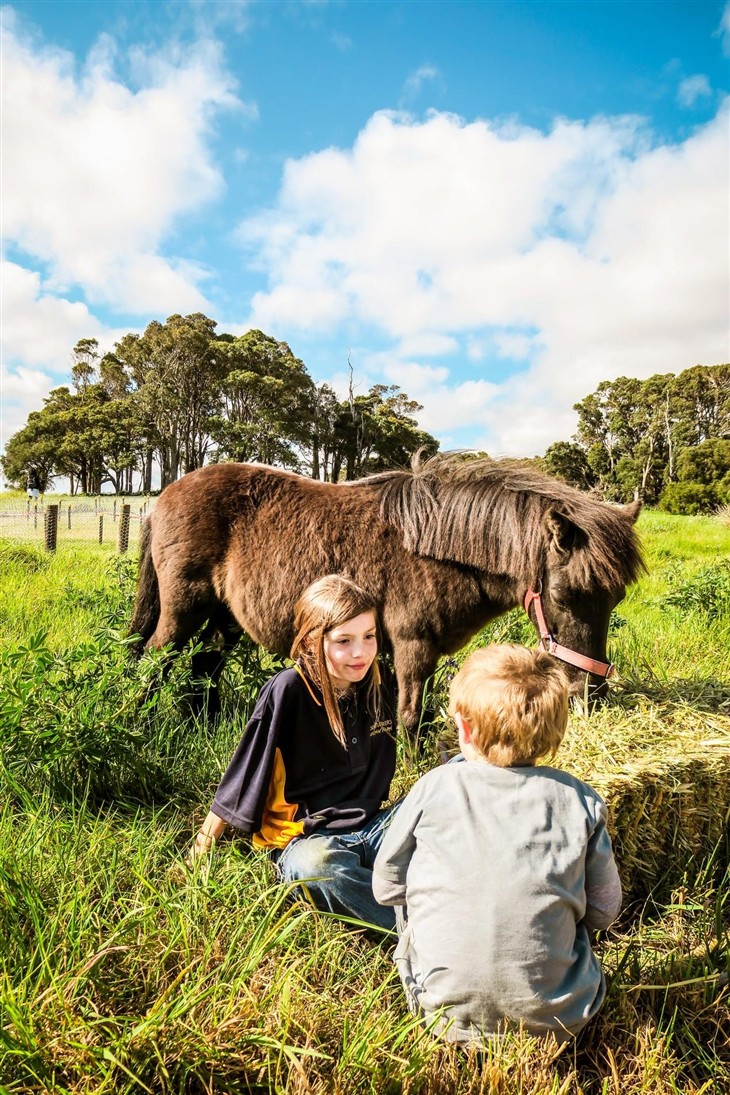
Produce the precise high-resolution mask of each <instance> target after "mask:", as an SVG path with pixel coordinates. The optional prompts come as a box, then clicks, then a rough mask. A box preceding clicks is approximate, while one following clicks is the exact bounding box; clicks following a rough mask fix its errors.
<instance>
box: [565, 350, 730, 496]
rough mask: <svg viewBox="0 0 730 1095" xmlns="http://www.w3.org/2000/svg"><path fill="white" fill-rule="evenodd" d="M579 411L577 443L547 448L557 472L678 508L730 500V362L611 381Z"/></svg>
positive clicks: (611, 492) (606, 492)
mask: <svg viewBox="0 0 730 1095" xmlns="http://www.w3.org/2000/svg"><path fill="white" fill-rule="evenodd" d="M575 410H576V411H577V412H578V429H577V432H576V435H575V437H574V438H573V440H572V441H571V442H565V441H560V442H557V443H556V444H555V445H551V446H550V448H549V449H548V450H547V452H546V453H545V457H544V463H545V465H546V467H547V468H548V470H551V471H552V472H553V473H554V474H556V475H560V476H561V477H562V478H564V479H566V480H567V481H568V482H570V483H573V485H575V486H578V487H581V488H582V489H586V488H587V487H592V488H595V489H597V490H598V491H599V492H600V493H601V494H602V495H603V497H605V498H607V499H610V500H614V501H619V502H626V501H630V500H631V499H633V498H640V499H642V500H643V501H644V502H647V503H649V504H651V505H660V506H663V507H664V508H666V509H669V510H672V511H673V512H682V513H689V512H704V511H708V510H711V509H714V508H716V507H717V506H719V505H722V504H724V503H726V502H730V365H710V366H705V365H695V366H693V367H692V368H691V369H686V370H685V371H684V372H682V373H680V374H679V375H674V374H672V373H666V374H656V375H655V376H651V377H649V378H648V379H646V380H637V379H635V378H632V377H625V376H621V377H618V378H617V379H616V380H604V381H602V382H601V383H600V384H599V385H598V387H597V388H596V390H595V392H592V393H591V394H590V395H587V396H586V397H585V398H584V399H582V400H581V401H580V402H579V403H576V404H575Z"/></svg>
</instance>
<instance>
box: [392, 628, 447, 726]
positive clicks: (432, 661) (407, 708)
mask: <svg viewBox="0 0 730 1095" xmlns="http://www.w3.org/2000/svg"><path fill="white" fill-rule="evenodd" d="M437 662H438V651H437V650H434V648H433V647H432V646H431V645H430V644H429V643H426V642H420V641H419V642H416V641H413V640H408V641H404V640H400V641H398V640H395V641H394V642H393V664H394V666H395V675H396V679H397V681H398V713H399V714H400V717H401V720H402V722H403V726H404V728H405V731H406V733H407V735H408V737H409V738H410V739H411V741H416V740H417V739H418V736H419V730H420V727H421V721H422V716H423V713H424V702H425V699H426V696H425V689H426V681H427V680H428V678H429V677H430V676H431V675H432V674H433V672H434V670H435V669H436V663H437Z"/></svg>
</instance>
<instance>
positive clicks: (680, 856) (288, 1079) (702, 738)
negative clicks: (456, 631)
mask: <svg viewBox="0 0 730 1095" xmlns="http://www.w3.org/2000/svg"><path fill="white" fill-rule="evenodd" d="M640 531H641V533H642V536H643V539H644V543H645V547H646V554H647V561H648V563H649V566H650V573H649V575H648V576H647V577H646V578H644V579H643V580H642V581H641V582H640V583H639V584H638V585H637V586H636V587H634V588H633V589H632V590H630V591H629V594H628V595H627V597H626V599H625V600H624V602H623V603H622V604H621V605H620V606H619V607H618V609H617V611H616V613H615V616H614V621H613V624H612V629H611V636H610V639H611V654H612V656H613V657H614V660H615V661H616V663H617V666H618V668H619V671H620V678H619V681H618V683H617V684H616V685H615V686H614V687H613V689H612V693H611V698H610V700H609V702H608V703H607V704H606V705H605V706H604V707H603V708H602V709H601V710H600V711H598V712H596V713H594V714H593V715H591V716H584V715H581V714H580V713H578V712H576V713H574V714H573V715H571V723H570V728H569V733H568V736H567V738H566V741H565V744H564V747H563V750H562V751H561V754H560V755H559V758H558V763H560V764H562V765H563V766H564V767H566V768H568V769H569V770H571V771H574V772H575V773H576V774H578V775H580V776H581V777H583V778H587V779H589V780H590V781H591V782H593V783H594V784H595V786H596V787H598V789H599V790H600V791H601V792H602V793H603V794H605V796H606V797H607V799H608V801H609V806H610V807H611V810H612V819H613V827H614V835H615V843H616V851H617V858H618V859H619V862H620V866H621V870H622V875H623V878H624V883H625V889H626V892H627V904H626V908H625V910H624V913H623V914H622V918H621V920H620V921H619V924H618V928H617V930H615V931H612V932H611V933H610V934H608V935H607V936H606V937H605V938H603V939H602V940H600V941H599V943H598V944H597V949H598V951H599V953H600V955H601V959H602V962H603V965H604V969H605V971H606V975H607V979H608V983H609V991H608V997H607V1001H606V1004H605V1006H604V1008H603V1010H602V1012H601V1013H600V1014H599V1016H598V1018H597V1019H596V1020H595V1021H594V1023H593V1024H592V1025H591V1026H589V1028H588V1029H587V1030H586V1031H585V1032H584V1034H583V1035H582V1036H581V1038H580V1039H579V1040H578V1042H577V1043H575V1044H571V1045H568V1046H564V1047H562V1048H559V1047H557V1046H556V1045H555V1044H554V1043H553V1042H551V1041H550V1040H546V1039H534V1038H530V1037H528V1036H525V1035H520V1034H511V1035H509V1036H508V1037H507V1038H505V1039H504V1040H503V1041H502V1042H500V1043H498V1044H495V1046H494V1047H493V1048H491V1049H490V1050H489V1051H488V1053H487V1054H486V1055H485V1058H484V1059H480V1058H478V1057H477V1056H476V1055H475V1054H474V1053H466V1052H464V1051H462V1050H459V1049H458V1048H454V1047H449V1046H445V1045H442V1044H440V1043H438V1042H437V1041H435V1040H434V1039H433V1038H432V1037H431V1036H430V1035H429V1033H428V1032H427V1031H424V1030H422V1029H421V1028H420V1027H419V1026H418V1024H417V1023H415V1022H414V1020H413V1018H412V1017H411V1016H410V1015H409V1014H408V1012H407V1010H406V1008H405V1003H404V1000H403V998H402V995H401V990H400V984H399V981H398V978H397V975H396V973H395V970H394V967H393V965H392V962H391V952H392V946H391V945H390V944H388V943H387V942H386V943H384V944H379V943H377V942H373V941H372V940H371V939H370V938H369V937H368V936H367V935H365V934H364V933H362V932H360V931H358V930H355V929H352V928H348V927H346V926H344V925H342V924H340V923H338V922H336V921H333V920H330V919H328V918H327V917H325V916H322V915H320V914H315V913H313V912H312V911H311V910H310V909H309V908H308V907H306V906H305V905H303V904H301V903H291V902H290V901H289V900H288V895H287V894H286V893H285V892H284V891H283V890H282V889H281V888H279V887H277V886H276V885H275V884H274V878H273V874H272V872H271V869H270V866H269V864H268V861H267V860H266V859H265V858H263V857H261V856H260V855H258V854H256V853H252V852H251V851H250V849H249V847H248V845H247V844H246V843H245V842H244V841H243V840H235V839H234V840H224V841H223V842H222V843H221V845H220V846H219V848H218V849H217V850H216V853H215V855H214V856H213V857H212V858H211V860H210V861H209V862H206V863H203V864H201V865H200V866H198V867H197V868H196V871H195V873H194V874H192V875H190V874H186V873H185V872H184V871H183V870H182V869H181V860H182V857H183V855H184V852H185V850H186V847H187V845H188V843H189V841H190V839H191V837H192V835H193V834H194V832H195V831H196V829H197V826H198V825H199V823H200V820H201V818H202V816H203V815H204V814H205V812H206V810H207V806H208V803H209V801H210V797H211V794H212V791H213V789H214V788H215V785H216V783H217V779H218V777H219V774H220V772H221V770H222V767H223V766H224V765H225V763H226V762H227V759H228V757H229V755H230V752H231V750H232V748H233V745H234V743H235V742H236V741H237V740H238V737H239V735H240V732H241V730H242V728H243V726H244V724H245V721H246V718H247V714H248V711H249V709H250V706H251V703H252V699H253V698H255V694H256V691H257V689H258V688H259V687H260V685H261V683H263V681H264V680H265V679H266V677H267V675H268V674H269V673H270V672H271V668H272V663H271V660H270V659H269V658H268V657H267V656H266V655H265V654H263V653H262V652H261V651H260V650H259V649H258V648H256V647H254V646H253V645H251V644H244V645H242V647H241V649H240V651H239V652H238V653H237V655H236V656H235V659H234V663H233V664H232V666H231V668H230V671H229V672H227V679H226V685H225V695H224V717H223V719H222V720H221V722H220V723H219V724H218V726H217V727H216V729H215V730H214V731H212V730H209V729H208V728H207V727H205V726H201V725H194V724H193V725H189V724H188V723H187V722H186V718H185V715H186V712H185V691H186V680H187V677H186V665H185V662H184V659H180V661H179V662H178V663H177V664H176V665H175V667H174V669H173V671H172V674H171V677H170V679H169V681H168V683H167V684H166V685H165V687H164V688H163V689H162V691H161V692H160V693H159V695H157V696H155V695H148V694H147V692H146V683H147V681H148V679H150V678H151V677H152V676H153V675H154V674H155V673H156V671H157V669H158V665H157V662H158V661H159V658H158V659H154V658H149V659H147V660H145V661H144V662H143V663H142V664H141V665H135V664H133V663H131V662H130V660H129V659H128V657H127V655H126V649H125V642H124V633H125V627H126V622H127V620H128V619H129V613H130V607H131V600H132V597H133V590H134V571H135V564H134V560H133V559H131V560H130V559H128V558H119V557H117V556H115V554H114V551H113V548H112V547H111V546H109V547H107V546H103V547H102V548H98V547H92V546H79V545H75V546H66V545H64V546H62V547H60V548H59V550H58V552H57V553H56V554H55V555H47V554H45V553H44V552H43V551H42V550H40V549H39V548H38V547H37V546H36V545H34V544H32V543H31V544H28V543H21V542H18V541H16V540H9V539H7V540H0V620H1V621H2V627H1V628H0V780H1V781H2V786H3V796H2V806H1V807H0V955H1V958H0V968H1V970H2V987H1V989H0V994H1V995H0V1015H1V1016H2V1018H0V1091H3V1092H5V1091H6V1092H12V1093H20V1092H58V1093H59V1095H60V1093H65V1092H69V1093H71V1092H73V1093H74V1095H76V1093H95V1095H96V1093H102V1092H105V1093H117V1092H119V1093H123V1095H132V1093H137V1092H145V1091H146V1092H153V1093H157V1092H165V1093H167V1092H170V1093H173V1092H174V1093H179V1095H182V1093H186V1095H187V1093H191V1095H192V1093H201V1095H202V1093H204V1092H206V1093H207V1092H215V1093H221V1095H222V1093H239V1092H241V1093H243V1092H257V1093H259V1092H260V1093H264V1092H287V1093H306V1092H312V1093H325V1092H327V1093H329V1092H332V1093H339V1095H359V1093H372V1095H397V1093H403V1095H405V1093H413V1095H415V1093H424V1095H425V1093H434V1095H436V1093H443V1095H447V1093H451V1092H459V1093H464V1095H470V1093H477V1092H481V1093H494V1095H510V1093H512V1092H515V1093H518V1092H519V1093H524V1095H543V1093H544V1095H548V1093H551V1095H579V1093H585V1095H638V1093H646V1095H650V1093H651V1095H655V1093H659V1095H665V1093H667V1095H669V1093H674V1095H677V1093H688V1095H689V1093H700V1092H703V1093H710V1092H715V1091H718V1092H719V1091H722V1090H730V1006H729V1005H730V986H729V984H728V975H729V973H730V946H729V945H728V932H729V930H730V898H729V897H728V875H727V863H728V851H729V849H728V844H729V843H730V840H729V838H728V813H729V811H730V529H728V528H727V527H724V526H723V525H722V524H721V523H720V522H719V521H717V520H714V519H711V518H680V517H670V516H667V515H663V514H658V513H651V512H648V513H644V514H643V515H642V517H641V518H640ZM494 640H513V641H526V642H529V643H530V644H533V643H534V636H533V635H532V633H531V629H529V627H525V620H524V615H523V614H520V613H518V612H515V613H512V614H510V615H509V616H508V617H505V618H503V619H502V620H499V621H497V622H496V623H495V624H493V625H492V626H491V627H490V628H488V629H487V630H486V631H485V633H483V634H482V635H481V636H480V637H479V639H478V640H475V642H477V641H478V642H486V641H494ZM447 672H448V671H447V670H446V669H444V670H443V671H442V672H440V673H439V674H438V675H437V679H436V681H435V689H436V692H437V695H442V694H443V692H444V689H445V687H446V678H447ZM435 732H436V734H438V735H439V736H443V734H444V732H445V728H444V727H443V726H437V727H435ZM436 734H434V737H435V736H436ZM434 763H436V747H435V744H434V743H433V738H432V739H431V740H430V744H429V745H427V747H426V748H425V750H424V751H423V752H422V753H421V754H414V752H413V750H411V749H409V748H408V747H407V746H406V744H405V743H403V745H402V748H401V756H400V760H399V768H398V773H397V778H396V781H395V785H394V789H393V790H394V795H397V794H399V793H401V792H403V791H405V790H406V789H407V788H408V787H409V786H410V785H411V784H412V783H413V781H414V780H415V778H416V777H417V776H418V775H419V774H420V773H421V772H422V771H424V770H425V769H426V768H428V767H430V766H432V765H433V764H434Z"/></svg>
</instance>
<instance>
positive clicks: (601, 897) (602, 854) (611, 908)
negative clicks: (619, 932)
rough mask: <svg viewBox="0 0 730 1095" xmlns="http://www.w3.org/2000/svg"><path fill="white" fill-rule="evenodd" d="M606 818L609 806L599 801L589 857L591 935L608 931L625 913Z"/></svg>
mask: <svg viewBox="0 0 730 1095" xmlns="http://www.w3.org/2000/svg"><path fill="white" fill-rule="evenodd" d="M606 817H607V810H606V804H605V803H604V802H603V800H602V799H599V807H598V822H597V825H596V827H595V829H594V830H593V833H592V834H591V837H590V840H589V841H588V851H587V854H586V912H585V916H584V918H583V922H584V924H585V926H586V927H587V928H588V929H589V930H590V931H603V930H604V929H605V928H608V927H609V926H610V925H611V924H613V922H614V920H615V919H616V917H617V916H618V914H619V912H620V911H621V900H622V892H621V879H620V878H619V873H618V868H617V867H616V861H615V859H614V857H613V849H612V847H611V838H610V836H609V835H608V829H607V827H606Z"/></svg>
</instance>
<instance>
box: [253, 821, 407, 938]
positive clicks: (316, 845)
mask: <svg viewBox="0 0 730 1095" xmlns="http://www.w3.org/2000/svg"><path fill="white" fill-rule="evenodd" d="M398 805H399V804H398V803H396V804H395V806H388V807H386V808H385V809H384V810H379V811H378V813H377V814H375V815H374V816H373V817H371V818H370V821H368V822H367V824H365V825H363V827H362V828H361V829H356V830H355V832H353V833H327V832H322V833H317V832H315V833H310V835H309V836H304V837H295V838H294V840H292V841H291V842H290V843H289V844H287V846H286V848H282V849H278V848H276V849H274V851H272V852H271V858H272V859H273V861H274V863H275V864H276V870H277V872H278V874H279V877H280V878H281V880H282V882H289V883H291V882H299V883H303V884H304V885H303V886H302V889H303V890H304V891H305V893H306V894H307V895H308V896H309V898H310V899H311V901H312V903H313V904H314V905H315V906H316V908H318V909H321V910H322V911H323V912H329V913H334V915H335V916H339V917H348V918H349V917H351V918H352V919H353V920H359V921H362V922H364V923H365V924H369V925H375V926H376V927H378V928H382V929H383V930H385V931H393V929H394V928H395V911H394V909H393V908H392V907H391V906H386V905H379V904H378V902H377V901H376V900H375V898H374V897H373V886H372V879H373V863H374V862H375V856H376V855H377V854H378V849H379V848H380V845H381V842H382V840H383V834H384V833H385V830H386V829H387V828H388V824H389V822H390V819H391V817H392V816H393V814H394V813H395V811H396V810H397V809H398Z"/></svg>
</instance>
